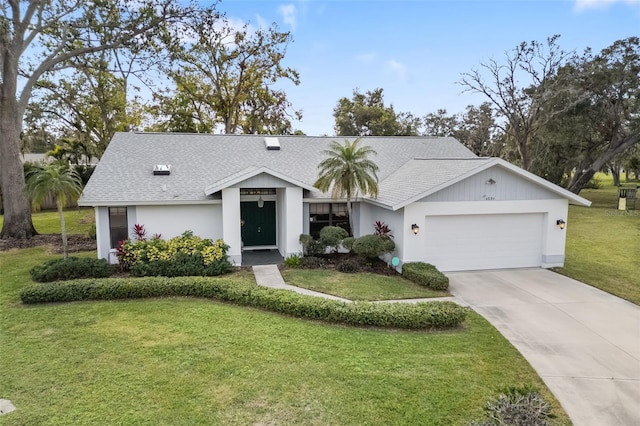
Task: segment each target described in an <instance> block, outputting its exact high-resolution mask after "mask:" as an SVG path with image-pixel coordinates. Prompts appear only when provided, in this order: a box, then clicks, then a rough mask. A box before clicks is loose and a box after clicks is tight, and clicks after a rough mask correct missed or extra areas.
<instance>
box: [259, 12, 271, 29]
mask: <svg viewBox="0 0 640 426" xmlns="http://www.w3.org/2000/svg"><path fill="white" fill-rule="evenodd" d="M256 22H257V23H258V28H269V27H270V25H269V22H267V20H266V19H264V18H263V17H262V16H260V15H256Z"/></svg>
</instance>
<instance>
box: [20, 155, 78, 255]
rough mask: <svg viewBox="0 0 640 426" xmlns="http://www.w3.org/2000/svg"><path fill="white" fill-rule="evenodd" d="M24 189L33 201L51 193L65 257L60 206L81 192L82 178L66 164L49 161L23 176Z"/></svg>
mask: <svg viewBox="0 0 640 426" xmlns="http://www.w3.org/2000/svg"><path fill="white" fill-rule="evenodd" d="M25 181H26V184H25V191H26V192H27V194H29V196H31V198H32V199H33V201H34V202H35V203H41V202H42V201H44V199H45V198H46V197H47V196H48V195H49V194H53V197H54V198H55V200H56V207H57V208H58V214H59V215H60V230H61V233H62V251H63V253H64V258H65V259H66V258H67V229H66V226H65V223H64V214H63V212H62V207H63V206H64V205H65V203H66V201H67V198H68V197H73V196H77V195H79V194H80V192H82V180H81V179H80V176H79V175H78V173H77V172H76V171H75V169H73V168H71V167H69V165H68V164H62V163H51V164H46V165H43V166H40V167H35V168H33V169H32V170H31V171H29V173H28V174H27V176H26V177H25Z"/></svg>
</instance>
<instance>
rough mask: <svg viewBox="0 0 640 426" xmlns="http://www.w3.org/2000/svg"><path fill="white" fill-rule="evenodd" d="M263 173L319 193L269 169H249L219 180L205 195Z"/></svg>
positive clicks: (300, 182)
mask: <svg viewBox="0 0 640 426" xmlns="http://www.w3.org/2000/svg"><path fill="white" fill-rule="evenodd" d="M261 173H266V174H268V175H271V176H274V177H277V178H278V179H281V180H283V181H285V182H289V183H291V184H293V185H295V186H299V187H301V188H304V189H308V190H309V191H318V190H317V189H316V188H314V187H313V186H312V185H308V184H306V183H305V182H302V181H299V180H297V179H294V178H292V177H290V176H286V175H283V174H282V173H279V172H277V171H275V170H271V169H269V168H268V167H248V168H246V169H245V170H242V171H240V172H238V173H235V174H233V175H231V176H228V177H226V178H224V179H221V180H219V181H218V182H214V183H212V184H211V185H209V186H207V187H206V188H205V190H204V193H205V194H206V195H211V194H213V193H215V192H218V191H221V190H223V189H225V188H228V187H230V186H232V185H235V184H237V183H240V182H242V181H245V180H247V179H250V178H252V177H254V176H257V175H259V174H261Z"/></svg>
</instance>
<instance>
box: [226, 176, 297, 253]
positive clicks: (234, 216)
mask: <svg viewBox="0 0 640 426" xmlns="http://www.w3.org/2000/svg"><path fill="white" fill-rule="evenodd" d="M257 183H258V182H255V181H253V180H249V181H248V182H242V183H238V184H236V185H237V186H234V187H229V188H224V189H222V221H223V228H222V233H223V239H224V241H225V242H226V243H227V244H228V245H229V251H228V252H227V256H228V258H229V260H230V261H231V262H232V263H233V264H235V265H236V266H245V265H246V263H247V262H262V261H263V260H260V259H263V258H266V259H268V260H265V262H267V263H266V264H274V263H280V262H282V258H285V257H287V256H291V255H292V254H298V253H300V252H301V251H302V246H301V244H300V241H299V238H300V234H302V233H303V226H302V222H303V219H302V218H303V208H302V188H300V187H295V186H283V187H278V186H275V185H274V182H273V180H271V182H270V185H268V186H267V185H265V186H258V185H257ZM245 185H247V187H245ZM248 185H251V186H248ZM262 250H271V251H262ZM252 251H255V252H256V253H251V252H252ZM270 253H271V254H275V253H278V256H279V257H276V256H268V254H270ZM251 259H258V260H251ZM251 264H265V263H251Z"/></svg>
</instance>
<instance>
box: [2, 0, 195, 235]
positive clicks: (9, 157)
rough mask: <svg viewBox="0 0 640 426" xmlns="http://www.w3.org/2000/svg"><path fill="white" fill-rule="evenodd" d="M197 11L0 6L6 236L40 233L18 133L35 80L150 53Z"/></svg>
mask: <svg viewBox="0 0 640 426" xmlns="http://www.w3.org/2000/svg"><path fill="white" fill-rule="evenodd" d="M192 11H193V8H191V7H185V6H183V5H182V4H181V2H179V1H177V0H117V1H116V0H105V1H99V2H92V1H89V2H79V1H76V0H29V1H18V0H10V1H8V3H6V4H3V5H2V6H1V7H0V168H1V169H2V179H1V181H2V196H3V204H4V223H3V227H2V231H1V232H0V236H1V237H2V238H7V237H16V238H28V237H30V236H31V235H33V234H35V229H34V228H33V224H32V222H31V211H30V206H29V202H28V199H27V197H26V196H25V194H24V193H23V191H22V189H23V187H24V185H25V178H24V172H23V168H22V161H21V159H20V148H21V143H20V133H21V131H22V124H23V119H24V115H25V111H26V108H27V105H28V104H29V101H30V99H31V97H32V92H33V89H34V87H35V86H36V85H37V83H38V81H40V80H41V79H43V78H47V77H48V76H51V75H52V73H56V72H60V71H61V70H64V69H70V68H77V67H79V66H80V65H81V64H82V61H81V58H85V57H87V55H91V54H95V53H97V52H102V51H108V50H113V49H139V48H140V46H143V45H145V46H149V47H150V48H151V47H152V46H154V45H155V44H156V40H160V39H178V37H177V34H176V33H175V32H172V29H171V24H172V23H174V22H176V21H180V20H182V19H183V18H185V17H186V16H188V15H189V14H190V13H192ZM19 78H21V79H22V82H23V84H22V85H21V86H20V87H19V86H18V79H19Z"/></svg>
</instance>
